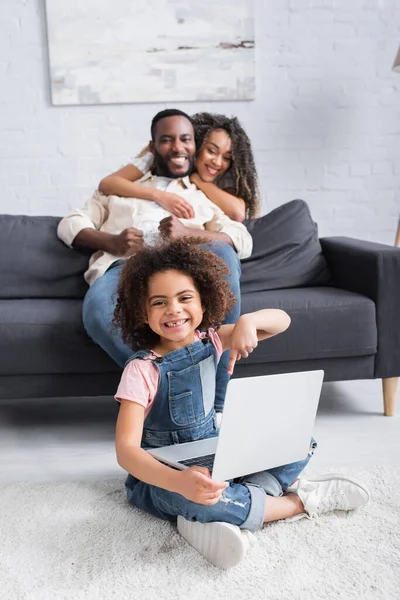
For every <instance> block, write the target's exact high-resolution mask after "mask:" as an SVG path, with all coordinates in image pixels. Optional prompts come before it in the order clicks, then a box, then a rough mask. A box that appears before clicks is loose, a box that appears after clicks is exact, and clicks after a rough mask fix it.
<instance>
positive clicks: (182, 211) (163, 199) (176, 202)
mask: <svg viewBox="0 0 400 600" xmlns="http://www.w3.org/2000/svg"><path fill="white" fill-rule="evenodd" d="M155 201H156V202H157V204H159V205H160V206H162V207H163V208H165V209H166V210H168V211H169V212H170V213H172V214H173V215H176V216H177V217H180V218H181V219H193V218H194V210H193V206H192V205H191V204H190V203H189V202H188V201H187V200H185V198H182V196H178V194H172V193H171V192H163V191H161V190H157V195H156V197H155Z"/></svg>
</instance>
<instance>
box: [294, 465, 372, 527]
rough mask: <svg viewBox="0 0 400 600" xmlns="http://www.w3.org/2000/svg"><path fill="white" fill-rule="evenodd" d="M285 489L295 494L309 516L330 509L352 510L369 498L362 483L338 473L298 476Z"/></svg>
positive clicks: (316, 515) (318, 514)
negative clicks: (298, 477) (305, 477)
mask: <svg viewBox="0 0 400 600" xmlns="http://www.w3.org/2000/svg"><path fill="white" fill-rule="evenodd" d="M287 491H288V492H293V493H295V494H297V496H298V497H299V498H300V500H301V501H302V503H303V505H304V509H305V511H306V513H307V516H308V517H309V518H314V517H319V516H320V515H323V514H324V513H327V512H330V511H332V510H353V509H354V508H358V507H359V506H363V505H364V504H366V503H367V502H368V500H369V499H370V493H369V491H368V489H367V488H366V486H365V485H364V484H362V483H360V482H359V481H357V480H356V479H353V478H352V477H346V476H345V475H342V474H340V473H328V474H327V475H320V476H319V477H310V478H309V479H302V478H300V479H299V480H298V481H296V483H295V484H294V485H293V486H291V487H290V488H288V489H287ZM302 516H305V515H304V513H302V515H296V517H292V520H296V519H298V518H301V517H302ZM288 520H289V519H288Z"/></svg>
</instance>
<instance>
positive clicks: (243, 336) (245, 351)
mask: <svg viewBox="0 0 400 600" xmlns="http://www.w3.org/2000/svg"><path fill="white" fill-rule="evenodd" d="M257 346H258V337H257V327H256V325H255V322H254V320H253V319H252V315H251V314H248V315H242V316H241V317H239V319H238V320H237V323H236V325H235V327H234V329H233V332H232V341H231V352H230V355H229V362H228V374H229V375H232V373H233V369H234V367H235V363H236V361H237V360H240V359H241V358H242V357H243V358H247V357H248V355H249V354H250V353H251V352H253V350H254V348H257Z"/></svg>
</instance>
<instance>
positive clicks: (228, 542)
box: [177, 516, 256, 569]
mask: <svg viewBox="0 0 400 600" xmlns="http://www.w3.org/2000/svg"><path fill="white" fill-rule="evenodd" d="M177 524H178V531H179V533H180V534H181V536H182V537H183V538H185V540H186V541H187V542H188V544H190V545H191V546H193V548H194V549H195V550H197V552H199V553H200V554H202V556H204V558H205V559H206V560H208V562H210V563H211V564H212V565H214V566H215V567H219V568H220V569H230V568H231V567H234V566H235V565H237V564H239V563H240V561H241V560H243V558H244V556H245V554H246V552H247V550H248V549H249V548H250V546H252V545H254V543H255V542H256V538H255V537H254V535H253V534H252V533H251V532H250V531H246V530H243V531H242V530H241V529H240V528H239V527H238V526H237V525H231V524H230V523H223V522H222V521H215V522H214V523H199V522H197V521H187V520H186V519H184V518H183V517H181V516H179V517H178V523H177Z"/></svg>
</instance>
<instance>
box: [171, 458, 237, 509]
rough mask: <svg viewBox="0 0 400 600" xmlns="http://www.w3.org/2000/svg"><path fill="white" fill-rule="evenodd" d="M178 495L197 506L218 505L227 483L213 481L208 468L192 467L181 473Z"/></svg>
mask: <svg viewBox="0 0 400 600" xmlns="http://www.w3.org/2000/svg"><path fill="white" fill-rule="evenodd" d="M179 477H180V482H179V488H180V489H179V490H177V491H178V493H179V494H182V496H184V497H185V498H187V499H188V500H191V501H192V502H196V504H207V505H210V504H217V502H218V501H219V500H220V498H221V496H222V493H223V491H224V490H225V489H226V488H227V487H228V485H229V483H228V482H227V481H213V480H212V479H211V476H210V472H209V470H208V469H207V468H206V467H190V468H189V469H185V470H184V471H180V473H179Z"/></svg>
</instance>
